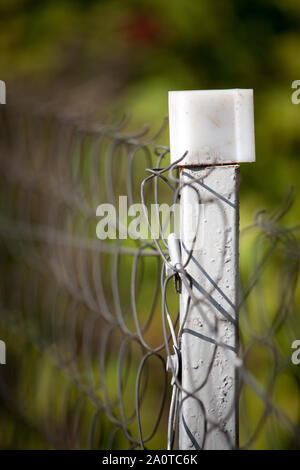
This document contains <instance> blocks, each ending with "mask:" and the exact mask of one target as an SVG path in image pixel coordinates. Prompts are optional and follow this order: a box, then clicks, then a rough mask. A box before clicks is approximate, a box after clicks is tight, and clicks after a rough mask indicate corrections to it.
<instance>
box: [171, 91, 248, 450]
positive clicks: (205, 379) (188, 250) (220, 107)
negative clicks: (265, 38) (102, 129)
mask: <svg viewBox="0 0 300 470" xmlns="http://www.w3.org/2000/svg"><path fill="white" fill-rule="evenodd" d="M169 116H170V144H171V161H172V162H175V161H176V160H177V159H179V158H180V157H181V156H182V155H183V154H184V153H185V152H187V154H186V156H185V158H184V159H183V160H181V161H180V162H179V165H180V186H181V191H180V195H181V197H180V205H181V216H180V227H181V229H180V238H181V263H182V266H183V274H182V276H181V279H182V289H181V300H180V330H179V347H180V350H181V361H182V364H181V371H182V372H181V387H182V390H181V397H180V404H179V410H180V411H179V448H180V449H201V448H204V449H229V448H234V447H236V446H237V443H238V399H237V380H236V367H237V365H238V364H239V360H238V358H237V353H238V311H237V293H238V284H239V282H238V277H239V275H238V273H239V268H238V235H239V165H237V164H236V163H239V162H245V161H248V162H251V161H254V160H255V146H254V124H253V93H252V90H211V91H182V92H170V93H169Z"/></svg>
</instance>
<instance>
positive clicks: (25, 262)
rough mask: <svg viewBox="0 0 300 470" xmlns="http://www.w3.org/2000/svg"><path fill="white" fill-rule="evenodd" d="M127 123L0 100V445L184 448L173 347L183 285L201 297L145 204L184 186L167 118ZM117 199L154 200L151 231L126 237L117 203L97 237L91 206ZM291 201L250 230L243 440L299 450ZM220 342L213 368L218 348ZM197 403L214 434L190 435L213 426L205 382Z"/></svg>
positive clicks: (240, 388)
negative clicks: (107, 230) (112, 222)
mask: <svg viewBox="0 0 300 470" xmlns="http://www.w3.org/2000/svg"><path fill="white" fill-rule="evenodd" d="M126 126H127V122H126V119H124V120H122V122H120V123H119V124H118V125H111V124H110V123H108V122H101V123H96V124H95V123H90V124H87V122H81V121H80V120H75V119H68V118H66V117H61V116H60V117H59V118H58V117H55V116H53V115H50V114H49V113H48V112H40V111H35V112H33V111H32V110H30V111H28V110H26V109H25V110H24V109H20V108H19V107H17V108H14V107H12V106H8V105H7V106H6V107H5V110H2V109H1V124H0V130H1V141H0V150H1V164H0V181H1V199H0V204H1V219H0V243H1V244H0V256H1V274H0V276H1V304H0V305H1V317H0V338H1V339H2V340H4V341H5V342H6V348H7V364H6V365H5V366H1V369H0V394H1V403H0V415H1V419H2V420H3V422H4V423H5V432H4V431H0V433H1V434H0V436H1V439H0V445H1V447H2V448H9V447H12V448H13V447H17V448H30V447H32V448H37V447H40V448H70V449H74V448H75V449H76V448H80V449H81V448H88V449H90V448H94V449H138V448H140V449H145V448H146V449H166V448H174V447H175V448H176V447H177V446H178V429H179V427H180V425H181V423H180V409H181V406H182V397H183V393H185V390H183V389H182V385H181V376H180V372H179V371H178V370H176V371H175V368H176V365H174V363H171V364H170V357H171V356H173V355H174V350H175V353H176V354H177V355H178V357H179V360H178V361H179V362H178V363H180V345H181V337H182V332H183V329H184V325H182V324H181V325H179V309H180V290H181V286H182V284H183V285H184V286H185V288H186V289H188V291H189V294H190V295H189V303H190V304H194V305H195V303H196V305H197V300H195V299H194V293H193V289H192V288H191V286H190V278H189V276H188V274H187V271H186V269H185V268H186V266H187V265H188V263H189V260H190V259H191V257H192V255H193V252H192V249H191V252H190V254H189V256H188V259H187V260H186V263H185V265H184V266H181V267H174V266H173V265H171V264H170V258H169V251H168V241H167V237H166V236H165V233H166V229H165V227H166V226H168V227H169V229H170V226H171V227H173V226H174V220H173V219H172V217H173V216H172V215H171V214H170V213H169V215H168V217H167V218H166V219H163V218H162V217H161V216H160V215H159V214H157V218H156V221H155V224H156V225H155V227H154V226H153V219H152V218H150V217H149V214H150V213H151V211H150V206H151V204H154V205H155V204H156V205H158V204H162V203H164V204H168V205H169V206H170V205H172V204H174V203H176V202H178V201H179V200H180V195H181V190H182V188H181V187H180V179H179V170H178V168H177V165H175V164H173V165H171V166H168V164H167V163H166V161H167V159H168V152H169V151H168V148H166V147H164V146H159V145H157V143H158V142H159V138H160V134H161V132H162V131H163V129H164V128H165V126H166V122H165V123H164V124H163V126H162V129H161V130H160V131H159V132H158V133H157V134H156V135H154V136H153V137H152V136H150V137H148V133H149V129H147V128H144V129H142V130H141V131H140V132H136V133H131V132H128V131H126ZM177 163H180V161H179V162H177ZM120 196H127V201H128V206H129V205H130V206H132V205H133V204H140V203H141V202H142V203H143V204H144V207H146V208H148V207H149V211H145V220H146V225H145V228H146V231H147V233H148V235H149V236H144V235H143V234H141V236H137V237H135V238H132V237H131V238H126V237H120V228H121V227H122V226H124V222H123V220H120V219H119V212H118V211H117V212H116V227H115V229H116V237H115V239H107V240H100V239H98V238H97V237H96V230H97V223H98V220H99V219H98V218H97V216H96V210H97V207H98V206H99V205H100V204H111V205H112V206H114V207H119V208H120V204H121V203H120ZM291 202H292V197H291V196H290V197H289V198H288V199H287V201H286V202H285V203H284V205H283V207H282V208H279V209H278V210H277V211H275V212H274V213H273V214H271V215H268V214H265V213H259V214H258V215H257V216H256V218H255V221H254V223H253V225H252V226H251V227H248V228H247V229H245V230H244V233H242V236H241V254H242V263H241V265H242V271H241V279H242V286H241V288H240V298H239V308H238V310H239V324H240V351H239V358H240V359H239V361H236V362H235V367H236V369H237V372H238V379H237V383H236V387H237V400H239V403H240V404H239V410H240V415H239V429H240V432H239V434H240V438H239V448H242V449H243V448H299V447H300V429H299V426H300V419H299V418H300V395H299V380H300V369H299V366H296V365H293V364H292V362H291V354H292V349H291V344H292V342H293V340H295V339H297V338H300V327H299V325H300V322H299V312H298V311H297V299H298V301H299V292H298V290H297V280H298V273H299V259H300V256H299V253H300V251H299V237H298V233H299V227H292V228H286V227H285V226H284V224H282V223H281V220H282V217H283V216H284V214H285V213H286V212H287V211H288V209H289V207H290V205H291ZM141 217H142V215H141ZM198 219H199V224H201V214H200V215H199V216H198ZM125 225H126V224H125ZM126 228H128V227H126ZM169 231H170V230H169ZM171 231H172V230H171ZM154 232H155V234H156V235H155V236H154V237H153V234H154ZM139 233H140V232H139ZM243 256H244V257H245V259H246V260H247V261H246V263H245V262H243ZM199 314H201V305H199ZM173 347H175V349H173ZM213 347H214V354H213V356H212V358H211V359H210V361H211V364H210V365H209V367H208V374H209V371H210V370H211V368H212V367H213V366H214V361H215V360H217V353H218V350H219V349H220V348H222V347H223V345H222V344H218V343H215V344H214V346H213ZM204 360H205V358H204ZM167 363H168V370H169V372H170V373H168V372H167ZM172 372H173V373H172ZM199 383H200V385H199V386H200V388H201V387H202V388H204V387H205V386H206V384H207V377H200V376H199ZM198 388H199V387H198ZM199 410H201V413H202V414H203V421H204V429H205V432H204V434H203V440H202V441H201V442H199V440H198V439H196V438H195V436H193V435H191V436H190V438H191V439H190V440H191V446H190V447H191V448H196V449H198V448H202V447H205V439H206V434H209V432H210V430H211V429H212V426H216V423H211V422H210V421H209V419H208V417H207V415H206V413H205V410H203V409H202V408H201V403H200V402H199V399H198V398H197V396H196V395H195V413H199V412H200V411H199ZM220 432H222V433H224V429H223V428H222V427H221V426H220ZM224 434H225V435H226V432H225V433H224ZM229 445H230V447H233V448H235V447H236V444H235V443H232V442H230V440H229Z"/></svg>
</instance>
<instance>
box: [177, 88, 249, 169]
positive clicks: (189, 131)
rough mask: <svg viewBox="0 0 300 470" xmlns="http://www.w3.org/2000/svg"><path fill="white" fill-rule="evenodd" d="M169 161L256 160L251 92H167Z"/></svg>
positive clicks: (215, 162) (228, 161)
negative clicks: (184, 155) (181, 158)
mask: <svg viewBox="0 0 300 470" xmlns="http://www.w3.org/2000/svg"><path fill="white" fill-rule="evenodd" d="M169 120H170V150H171V162H172V163H173V162H175V161H177V160H178V159H179V158H180V157H182V156H183V154H184V153H185V152H186V151H187V152H188V153H187V155H186V157H185V158H184V159H183V160H182V161H181V162H180V166H191V165H197V166H199V165H222V164H226V163H233V164H234V163H242V162H254V161H255V139H254V110H253V90H252V89H232V90H230V89H229V90H189V91H169Z"/></svg>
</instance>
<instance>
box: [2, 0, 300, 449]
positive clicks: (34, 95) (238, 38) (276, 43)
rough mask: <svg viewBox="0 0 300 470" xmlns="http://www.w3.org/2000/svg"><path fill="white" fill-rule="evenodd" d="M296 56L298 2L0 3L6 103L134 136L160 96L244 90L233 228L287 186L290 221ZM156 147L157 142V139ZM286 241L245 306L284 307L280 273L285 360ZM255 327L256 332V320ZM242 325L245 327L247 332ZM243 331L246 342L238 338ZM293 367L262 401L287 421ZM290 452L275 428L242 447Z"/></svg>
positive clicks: (160, 108)
mask: <svg viewBox="0 0 300 470" xmlns="http://www.w3.org/2000/svg"><path fill="white" fill-rule="evenodd" d="M299 50H300V4H299V2H298V1H297V0H286V1H284V2H283V1H280V0H244V1H239V0H218V1H215V2H212V1H210V0H201V1H196V0H164V1H160V0H136V1H135V0H132V1H130V0H102V1H99V0H98V1H97V0H70V1H61V0H60V1H58V0H51V1H50V0H45V1H38V0H0V79H2V80H4V81H5V82H6V85H7V103H8V105H9V104H10V103H14V104H15V105H16V106H18V103H22V105H24V104H25V105H26V106H32V103H35V104H36V103H39V104H41V103H42V106H43V107H44V108H45V109H48V108H49V109H51V111H55V112H56V113H58V114H60V113H61V112H63V113H64V114H68V116H71V117H72V116H74V118H76V117H78V116H80V118H81V119H90V118H91V116H93V117H98V116H104V115H106V114H109V115H110V116H113V115H116V116H118V115H120V114H121V113H122V112H126V113H127V114H129V115H130V116H131V124H130V126H132V128H133V129H137V128H141V127H142V126H143V124H145V123H147V124H150V126H151V128H152V129H153V130H154V131H155V130H158V129H159V128H160V126H161V124H162V122H163V117H164V115H165V114H167V112H168V109H167V92H168V90H184V89H217V88H253V89H254V99H255V131H256V153H257V162H256V163H255V164H244V165H242V167H241V178H242V179H241V228H242V229H243V228H244V227H246V226H248V225H249V224H251V223H252V222H253V220H254V217H255V214H256V213H257V212H258V211H259V210H265V211H266V212H265V214H270V213H272V212H274V211H275V210H276V209H277V208H278V207H279V206H280V205H281V204H284V201H286V200H287V198H288V197H289V196H287V195H288V194H291V192H290V191H291V188H294V189H293V197H292V199H293V203H292V204H289V203H288V204H289V208H288V211H287V213H286V214H285V215H284V218H283V219H282V220H281V221H280V224H282V225H280V227H281V230H288V229H289V228H291V227H297V225H298V224H299V211H300V195H299V189H300V188H299V173H300V161H299V153H300V133H299V123H300V105H295V104H293V103H292V101H291V95H292V92H293V90H292V88H291V85H292V82H293V81H294V80H297V79H300V57H299ZM159 143H161V144H164V145H168V133H167V132H165V133H164V134H163V135H162V136H161V138H160V142H159ZM1 158H3V157H1ZM266 220H269V219H266ZM276 223H277V221H276ZM276 227H277V226H276ZM275 235H276V234H275ZM293 237H294V238H293V243H294V244H293V246H292V249H290V250H289V247H290V245H288V244H287V245H284V249H280V248H279V249H278V251H277V252H276V254H275V256H274V260H273V261H272V263H271V264H270V266H269V270H266V271H265V272H264V273H261V277H262V276H263V275H264V293H263V295H260V296H259V297H257V296H256V297H255V295H254V298H253V301H252V304H250V306H251V308H252V310H253V312H254V313H255V315H257V316H259V309H260V308H262V307H261V299H262V298H263V299H264V302H265V303H266V305H267V307H266V306H264V308H266V309H267V310H268V311H269V312H270V316H271V317H272V315H274V311H275V310H276V309H280V305H281V306H282V305H283V304H280V300H278V301H277V297H276V296H277V294H278V293H279V291H280V289H281V288H282V279H283V278H284V275H288V276H290V277H286V278H284V279H286V282H287V283H288V284H289V283H290V284H289V285H291V284H292V285H293V289H292V294H291V295H292V301H291V303H290V305H289V312H290V315H293V320H294V323H293V325H294V327H293V332H292V335H291V336H288V340H287V339H286V336H285V335H282V337H280V338H279V339H278V342H279V344H280V348H281V354H282V355H283V356H284V357H285V359H286V361H287V362H289V361H290V359H289V358H290V355H291V349H290V339H292V338H293V335H294V339H300V328H299V323H300V322H299V305H300V291H299V283H298V272H299V265H298V263H299V237H298V232H297V231H295V232H293ZM253 240H254V238H253V235H252V232H251V234H250V235H249V236H248V238H247V237H246V238H245V240H244V239H243V240H242V243H241V272H242V278H243V279H245V282H246V280H247V279H248V278H249V277H250V274H251V273H250V271H251V269H252V268H251V266H252V265H253V250H252V242H253ZM291 266H292V268H293V269H292V274H291ZM5 269H6V266H5V265H3V269H2V276H4V277H5ZM253 269H255V268H253ZM287 273H288V274H287ZM278 295H279V294H278ZM258 299H259V300H258ZM253 315H254V314H253ZM254 323H255V327H256V328H257V331H260V333H262V332H263V330H262V329H263V324H262V325H261V324H259V321H256V320H255V321H254ZM242 327H243V328H244V330H247V325H246V324H245V325H243V324H242ZM260 329H261V330H260ZM243 335H244V336H245V341H246V340H247V331H243V332H242V336H243ZM297 335H298V336H297ZM250 356H251V355H250ZM30 360H31V359H30V358H28V359H27V364H28V361H29V362H30ZM32 361H33V363H34V359H32ZM268 361H269V358H268V357H264V352H262V351H260V350H259V348H257V349H256V350H255V351H254V352H253V353H252V356H251V357H250V359H249V367H250V368H251V367H252V369H253V372H254V373H256V374H257V376H258V377H260V378H261V380H262V381H263V380H264V374H266V373H267V372H266V371H267V369H268V368H269V367H270V364H269V363H268ZM7 367H8V366H7ZM49 367H50V366H49ZM299 368H300V366H295V365H292V364H289V367H288V369H285V372H284V374H283V375H282V377H281V378H280V381H279V382H278V384H277V388H276V396H274V397H273V398H274V399H275V400H278V403H280V406H281V407H282V408H283V409H284V411H285V412H286V413H287V414H288V416H289V417H290V418H291V419H292V420H293V422H294V423H295V424H297V423H298V425H299V415H300V400H299V380H300V379H299ZM50 373H51V372H50V369H49V374H50ZM12 374H13V372H12ZM50 386H51V385H50V384H49V387H50ZM19 393H22V390H21V386H20V392H19ZM55 393H56V392H55V390H53V394H55ZM274 393H275V392H274ZM247 399H248V400H249V401H250V402H249V404H248V407H249V409H250V410H251V413H250V417H249V416H248V417H247V419H248V420H250V421H251V420H253V422H254V423H255V420H256V419H258V418H257V417H258V416H259V412H260V405H259V403H258V402H256V401H255V399H254V398H253V397H251V396H250V395H249V397H248V398H247ZM32 400H34V397H32ZM251 400H252V401H251ZM0 418H1V421H2V423H3V424H1V429H0V448H36V447H40V448H46V447H48V446H49V444H48V443H47V442H46V441H45V440H44V438H43V437H42V436H41V435H40V434H39V432H38V431H37V430H34V429H31V427H30V425H29V424H28V423H27V422H26V420H23V419H21V418H20V417H19V416H18V415H17V414H15V413H13V412H12V411H11V410H9V409H8V408H7V407H6V406H5V404H3V405H2V406H1V408H0ZM249 426H251V423H250V424H249ZM158 441H159V438H158ZM158 441H156V443H155V444H153V445H159V444H158ZM295 446H296V444H295V441H294V440H293V439H290V438H289V437H287V435H286V434H284V432H283V431H282V434H281V431H278V435H277V436H276V439H275V438H274V436H270V432H266V433H261V434H260V435H259V436H258V438H257V439H256V441H255V442H254V443H253V448H269V447H271V448H272V447H273V448H274V447H275V448H276V447H283V448H290V447H292V448H294V447H295ZM50 447H51V446H50Z"/></svg>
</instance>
